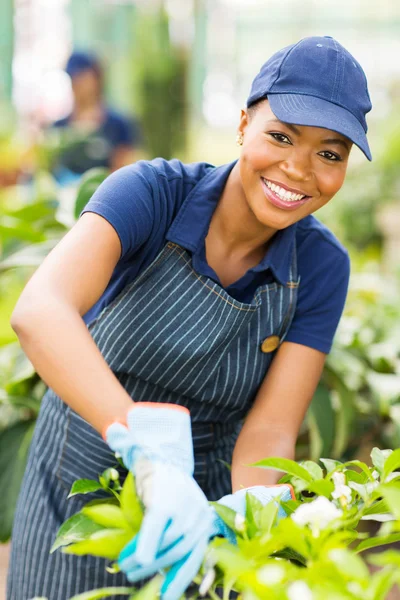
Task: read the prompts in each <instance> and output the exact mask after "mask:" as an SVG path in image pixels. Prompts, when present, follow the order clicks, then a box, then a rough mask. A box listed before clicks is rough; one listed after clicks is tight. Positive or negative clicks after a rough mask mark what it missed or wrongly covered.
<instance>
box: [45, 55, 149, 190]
mask: <svg viewBox="0 0 400 600" xmlns="http://www.w3.org/2000/svg"><path fill="white" fill-rule="evenodd" d="M65 71H66V73H67V74H68V75H69V76H70V78H71V86H72V93H73V97H74V106H73V111H72V112H71V114H70V115H68V116H67V117H65V118H64V119H60V120H59V121H56V122H55V123H54V124H53V127H54V128H57V129H58V130H60V131H63V130H66V129H67V130H68V132H69V135H70V136H72V138H71V143H70V144H69V145H68V146H66V147H65V148H63V150H62V151H61V153H60V155H59V156H58V161H57V164H56V165H55V169H54V174H55V176H56V178H57V180H58V181H59V182H60V183H68V182H70V181H73V180H77V179H79V178H80V176H81V175H82V174H83V173H84V172H85V171H87V170H88V169H91V168H94V167H107V168H109V169H111V170H112V171H115V170H117V169H119V168H121V167H124V166H125V165H128V164H130V163H132V162H133V161H134V160H135V154H136V152H135V151H136V150H137V147H138V146H140V145H141V134H140V131H139V126H138V123H137V122H136V120H135V119H127V118H126V117H125V116H124V115H122V114H120V113H119V112H117V111H115V110H111V109H110V108H109V107H108V106H106V104H105V102H104V97H103V95H104V94H103V87H104V85H103V70H102V68H101V65H100V63H99V61H98V60H97V58H96V57H95V56H94V55H92V54H90V53H88V52H73V53H72V54H71V56H70V57H69V59H68V61H67V64H66V67H65Z"/></svg>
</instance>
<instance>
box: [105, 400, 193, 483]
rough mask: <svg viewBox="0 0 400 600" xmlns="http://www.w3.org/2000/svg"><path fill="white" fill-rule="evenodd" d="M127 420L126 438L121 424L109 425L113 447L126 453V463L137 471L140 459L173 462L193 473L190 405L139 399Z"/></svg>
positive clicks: (106, 435) (108, 434)
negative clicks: (186, 406) (135, 467)
mask: <svg viewBox="0 0 400 600" xmlns="http://www.w3.org/2000/svg"><path fill="white" fill-rule="evenodd" d="M126 421H127V426H128V427H127V431H126V435H125V436H124V437H125V439H123V440H122V439H121V435H120V429H121V425H119V424H118V423H112V424H111V425H109V426H108V427H107V429H106V431H105V437H106V442H107V443H108V445H109V446H110V448H112V449H113V450H114V451H115V452H119V453H120V454H121V455H122V456H123V458H124V462H125V464H126V466H128V468H130V469H131V470H133V472H134V466H135V462H136V461H137V460H138V458H149V459H150V460H152V461H154V460H156V461H159V462H168V463H172V464H173V465H175V466H176V467H178V468H179V469H181V470H183V471H185V472H186V473H189V474H190V475H192V474H193V471H194V456H193V441H192V430H191V421H190V412H189V411H188V409H187V408H185V407H183V406H179V405H176V404H163V403H157V402H135V404H134V405H133V407H132V408H131V409H130V410H129V411H128V413H127V418H126ZM114 432H115V433H117V435H114ZM126 461H128V463H127V462H126Z"/></svg>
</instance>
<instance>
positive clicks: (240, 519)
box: [235, 513, 246, 533]
mask: <svg viewBox="0 0 400 600" xmlns="http://www.w3.org/2000/svg"><path fill="white" fill-rule="evenodd" d="M235 529H236V531H237V532H238V533H243V532H244V531H245V529H246V519H245V518H244V516H243V515H241V514H240V513H236V516H235Z"/></svg>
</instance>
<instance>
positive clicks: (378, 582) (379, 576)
mask: <svg viewBox="0 0 400 600" xmlns="http://www.w3.org/2000/svg"><path fill="white" fill-rule="evenodd" d="M398 580H399V575H398V573H397V570H393V569H391V568H390V567H389V568H387V567H386V568H384V569H382V570H381V571H378V572H377V573H374V574H373V576H372V577H371V579H370V582H369V586H368V588H369V589H368V592H369V594H370V597H372V598H373V599H374V600H385V599H386V598H387V597H388V593H389V591H390V590H391V588H392V587H393V585H394V584H395V583H396V582H398Z"/></svg>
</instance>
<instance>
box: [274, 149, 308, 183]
mask: <svg viewBox="0 0 400 600" xmlns="http://www.w3.org/2000/svg"><path fill="white" fill-rule="evenodd" d="M279 166H280V169H281V171H282V172H283V173H284V174H285V175H286V177H287V178H288V179H291V180H292V181H310V179H312V169H311V159H310V155H309V153H308V152H306V151H302V152H300V151H293V152H292V153H291V154H290V156H286V157H285V160H283V161H282V162H281V163H280V165H279Z"/></svg>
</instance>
